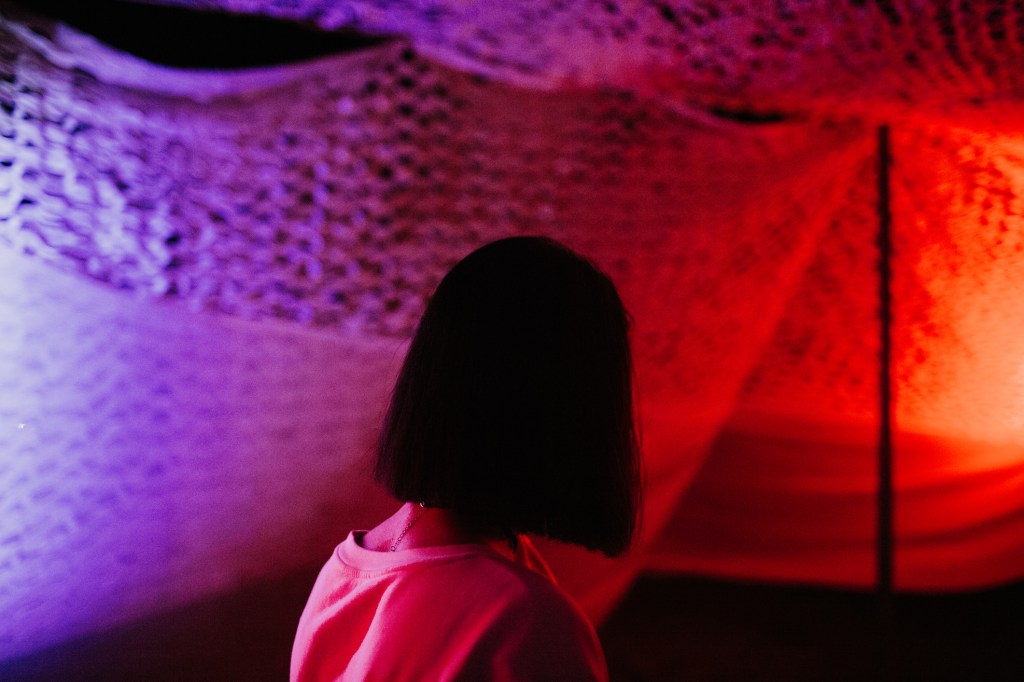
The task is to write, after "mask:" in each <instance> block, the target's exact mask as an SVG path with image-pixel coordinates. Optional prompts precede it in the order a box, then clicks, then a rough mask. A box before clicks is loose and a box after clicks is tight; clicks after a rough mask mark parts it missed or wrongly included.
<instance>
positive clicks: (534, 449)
mask: <svg viewBox="0 0 1024 682" xmlns="http://www.w3.org/2000/svg"><path fill="white" fill-rule="evenodd" d="M627 325H628V323H627V314H626V311H625V309H624V308H623V305H622V302H621V300H620V299H619V295H618V293H617V292H616V290H615V286H614V285H613V284H612V282H611V280H610V279H609V278H608V277H607V276H606V275H604V274H603V273H601V272H600V271H599V270H597V269H596V268H595V267H594V266H593V265H592V264H591V263H589V262H588V261H587V260H585V259H583V258H581V257H580V256H577V255H576V254H574V253H573V252H571V251H569V250H568V249H566V248H565V247H563V246H561V245H559V244H558V243H557V242H554V241H552V240H549V239H545V238H540V237H513V238H509V239H503V240H500V241H497V242H493V243H491V244H488V245H487V246H484V247H482V248H480V249H478V250H476V251H474V252H473V253H471V254H470V255H468V256H467V257H466V258H464V259H463V260H462V261H460V262H459V263H458V264H457V265H456V266H455V267H454V268H452V270H451V271H450V272H449V273H448V274H447V275H446V276H445V277H444V279H443V280H442V281H441V284H440V285H438V287H437V290H436V291H435V292H434V296H433V298H432V299H431V301H430V303H429V305H428V306H427V310H426V312H425V313H424V315H423V318H422V320H421V321H420V326H419V329H418V330H417V332H416V335H415V337H414V338H413V341H412V345H411V346H410V348H409V354H408V356H407V357H406V359H405V364H404V365H403V367H402V371H401V373H400V375H399V378H398V381H397V384H396V386H395V390H394V394H393V396H392V399H391V405H390V408H389V410H388V414H387V417H386V419H385V423H384V428H383V431H382V434H381V438H380V441H379V445H378V456H377V469H376V474H377V478H378V480H379V481H381V482H382V483H383V484H385V485H386V486H388V487H389V488H390V489H391V491H392V493H393V494H394V495H395V496H396V497H397V498H398V499H401V500H410V501H424V502H426V503H427V504H429V505H431V506H437V507H444V508H447V509H451V510H453V511H455V512H457V513H458V514H459V515H460V517H461V518H463V519H465V520H466V521H467V522H468V523H472V524H478V525H479V526H480V527H481V528H488V529H491V530H502V531H512V532H523V533H535V534H539V535H546V536H548V537H551V538H555V539H559V540H564V541H566V542H571V543H574V544H578V545H582V546H584V547H588V548H590V549H597V550H601V551H603V552H605V553H606V554H610V555H615V554H619V553H621V552H622V551H624V550H625V549H626V548H627V547H628V546H629V545H630V543H631V541H632V539H633V535H634V533H635V527H636V519H637V514H638V509H639V504H640V500H639V498H640V482H639V462H638V457H639V454H638V451H637V439H636V435H635V430H634V425H633V402H632V365H631V360H630V353H629V343H628V340H627Z"/></svg>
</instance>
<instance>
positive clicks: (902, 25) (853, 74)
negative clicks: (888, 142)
mask: <svg viewBox="0 0 1024 682" xmlns="http://www.w3.org/2000/svg"><path fill="white" fill-rule="evenodd" d="M158 2H160V3H161V4H172V5H181V6H187V7H192V8H196V9H204V10H213V9H216V10H226V11H229V12H237V13H258V14H264V15H267V16H271V17H275V18H278V19H289V20H302V21H308V22H313V23H315V24H317V25H319V26H321V27H323V28H325V29H328V30H330V29H335V28H339V27H349V28H356V29H359V30H363V31H367V32H371V33H383V34H397V35H403V36H409V37H410V39H411V40H412V41H413V43H414V44H415V45H416V47H417V49H418V50H419V51H421V53H424V54H429V55H430V56H431V57H433V58H435V59H437V60H440V61H443V62H446V63H448V64H451V65H455V66H458V67H460V68H463V69H466V70H469V71H473V72H476V73H481V74H487V75H490V76H493V77H495V78H498V79H500V80H504V81H507V82H515V83H520V84H525V85H530V86H534V87H544V88H559V87H567V86H585V87H591V86H611V87H615V88H623V89H628V90H630V91H633V92H640V93H643V94H647V95H651V96H654V97H657V98H659V99H661V100H662V101H663V102H665V103H667V104H669V105H670V106H673V107H684V108H694V107H696V108H699V109H705V110H706V109H708V108H716V107H724V108H735V109H739V110H742V111H746V112H759V113H762V114H764V113H778V112H783V113H790V112H796V111H802V112H827V113H830V114H840V113H841V114H844V115H856V116H869V117H872V118H878V117H881V116H884V117H887V118H890V119H891V118H897V117H908V116H909V117H911V118H915V117H921V116H924V117H930V118H935V117H939V118H943V119H957V120H961V121H962V120H964V119H965V118H969V119H972V120H973V121H976V122H981V123H982V124H983V125H985V126H992V125H994V124H995V123H996V122H997V121H998V122H999V124H1000V125H1001V126H1004V127H1009V128H1012V127H1013V125H1014V124H1015V122H1016V121H1017V120H1019V112H1018V111H1017V105H1016V103H1017V102H1018V101H1019V99H1020V97H1021V94H1022V88H1024V44H1022V37H1024V5H1022V4H1021V3H1020V2H1014V1H1013V0H977V1H973V0H972V1H970V2H967V1H962V2H938V1H935V0H841V1H839V2H834V1H832V0H781V1H778V2H767V1H761V0H715V1H708V0H687V1H678V0H677V1H676V2H664V1H661V0H570V1H555V0H525V1H522V2H445V1H437V2H421V1H419V0H377V1H376V2H345V1H344V0H340V1H336V0H287V1H285V0H158Z"/></svg>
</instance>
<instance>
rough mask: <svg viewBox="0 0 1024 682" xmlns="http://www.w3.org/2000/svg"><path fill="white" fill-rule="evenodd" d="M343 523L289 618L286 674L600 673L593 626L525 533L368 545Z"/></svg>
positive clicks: (393, 679) (523, 676)
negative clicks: (340, 537)
mask: <svg viewBox="0 0 1024 682" xmlns="http://www.w3.org/2000/svg"><path fill="white" fill-rule="evenodd" d="M363 534H364V532H362V531H354V532H353V533H351V534H350V535H349V536H348V538H346V540H345V541H344V542H342V543H341V544H340V545H338V547H337V549H336V550H335V552H334V554H333V555H332V556H331V558H330V560H328V562H327V563H326V564H325V565H324V567H323V569H322V570H321V571H320V576H319V577H318V578H317V581H316V584H315V585H314V586H313V591H312V593H311V594H310V596H309V601H308V602H307V604H306V608H305V610H304V611H303V613H302V618H301V619H300V620H299V627H298V631H297V633H296V635H295V644H294V646H293V648H292V662H291V681H292V682H314V681H315V682H319V681H320V680H387V681H388V682H399V681H401V680H416V681H417V682H420V681H422V682H430V681H432V680H481V681H483V680H508V681H512V680H529V681H531V682H532V681H538V682H539V681H542V680H565V681H572V680H607V678H608V672H607V667H606V664H605V660H604V654H603V652H602V650H601V644H600V642H599V641H598V639H597V634H596V633H595V632H594V627H593V625H591V624H590V621H588V620H587V618H586V616H585V615H584V614H583V612H582V611H581V610H580V609H579V607H578V606H576V604H575V603H574V602H573V601H572V599H571V598H570V597H569V596H568V595H567V594H566V593H565V592H563V591H562V590H561V589H560V588H559V587H558V586H557V585H556V584H555V582H554V578H553V577H552V575H551V571H550V569H548V567H547V565H546V564H545V563H544V561H543V559H541V557H540V555H539V554H538V553H537V550H536V549H535V548H534V547H533V545H532V543H530V541H529V540H528V539H527V538H526V537H523V536H520V537H519V547H518V549H517V551H516V554H515V557H514V559H511V560H510V559H509V558H507V557H505V556H503V555H502V554H500V553H499V552H498V551H496V550H495V549H493V548H491V547H489V546H486V545H452V546H446V547H422V548H413V549H407V550H401V551H397V552H375V551H371V550H368V549H366V548H364V547H362V546H361V544H360V543H361V539H362V536H363Z"/></svg>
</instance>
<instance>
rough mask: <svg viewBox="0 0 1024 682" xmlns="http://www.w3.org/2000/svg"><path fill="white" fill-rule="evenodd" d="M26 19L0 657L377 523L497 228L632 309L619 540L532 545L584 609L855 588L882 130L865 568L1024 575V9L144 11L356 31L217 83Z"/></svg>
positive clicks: (219, 7) (0, 309) (216, 76)
mask: <svg viewBox="0 0 1024 682" xmlns="http://www.w3.org/2000/svg"><path fill="white" fill-rule="evenodd" d="M29 4H30V3H20V5H18V6H16V5H14V4H12V3H3V4H0V12H2V13H0V16H2V22H0V106H2V110H0V221H2V222H0V418H2V419H3V424H2V428H0V453H3V454H2V455H0V458H2V459H0V491H2V492H0V568H2V569H3V570H2V571H0V575H2V576H3V577H0V610H2V611H3V612H4V613H13V614H15V617H14V618H12V619H8V621H7V622H6V623H4V624H0V657H2V656H5V655H14V654H15V653H19V652H24V651H28V650H31V649H32V648H36V647H38V646H41V645H43V644H46V643H49V642H53V641H57V640H59V639H62V638H64V637H68V636H70V635H72V634H76V633H81V632H87V631H90V630H95V629H97V628H100V627H103V626H105V625H109V624H111V623H113V622H116V621H118V620H123V619H126V618H131V617H134V616H137V615H140V614H143V613H146V612H149V611H151V610H153V609H155V608H158V607H160V606H166V605H168V604H173V603H181V602H183V601H187V600H190V599H195V598H197V597H199V596H202V595H204V594H209V593H213V592H216V591H220V590H225V589H230V588H232V587H235V586H237V585H239V584H244V583H246V582H251V581H253V580H256V579H259V578H263V577H268V576H273V575H278V574H281V573H283V572H285V571H287V570H290V569H292V568H295V567H297V566H301V565H304V564H306V563H309V562H315V561H317V560H319V559H321V558H322V557H323V556H325V553H326V552H329V551H330V548H331V547H333V545H334V544H336V542H337V541H338V540H340V538H341V537H343V535H344V533H346V532H347V530H348V529H349V528H350V527H353V526H360V525H365V524H369V523H372V522H374V520H375V519H376V518H377V516H379V515H380V514H381V513H382V512H383V511H384V510H386V509H388V506H389V502H388V501H387V500H386V499H385V498H384V496H383V494H382V493H381V492H380V491H379V490H378V489H376V488H375V487H374V486H373V484H372V482H371V476H370V455H369V450H370V445H369V444H370V443H372V440H373V436H374V432H375V429H376V426H377V423H378V420H379V418H380V410H381V406H382V404H383V401H384V400H385V398H386V395H387V391H388V390H389V388H390V383H391V381H392V379H393V376H394V371H395V369H396V367H397V363H398V362H399V361H400V360H401V356H402V351H403V349H404V343H405V341H406V340H407V339H408V337H409V335H410V334H411V332H412V330H413V328H414V325H415V323H416V320H417V319H418V316H419V314H420V312H421V311H422V309H423V304H424V301H425V300H426V298H427V297H428V296H429V294H430V292H431V291H432V288H433V286H434V285H435V284H436V282H437V281H438V280H439V278H440V277H441V276H442V275H443V274H444V272H445V271H446V270H447V269H448V268H449V267H450V266H451V265H452V264H453V263H454V262H456V261H457V260H458V259H459V258H461V257H462V256H463V255H465V254H466V253H468V252H469V251H471V250H472V249H474V248H476V247H477V246H479V245H481V244H483V243H486V242H488V241H491V240H493V239H497V238H500V237H502V236H507V235H511V234H545V235H549V236H552V237H555V238H557V239H559V240H561V241H563V242H565V243H567V244H568V245H569V246H571V247H572V248H574V249H576V250H578V251H580V252H582V253H584V254H586V255H587V256H588V257H590V258H592V259H594V260H595V261H596V262H597V263H598V264H600V265H601V267H602V268H604V269H605V270H606V271H608V272H609V273H610V274H611V275H612V277H613V279H614V280H615V281H616V283H617V285H618V286H619V288H620V290H621V292H622V294H623V298H624V300H625V302H626V304H627V307H628V308H629V309H630V311H631V313H632V315H633V317H634V319H635V321H636V326H635V330H634V337H633V342H634V352H635V355H636V358H637V373H638V386H639V391H640V402H641V407H642V414H641V418H642V422H643V429H644V447H645V455H646V468H647V478H648V492H647V497H648V500H647V501H648V504H647V509H646V516H645V538H646V539H645V541H644V543H643V544H642V545H641V547H640V548H638V550H637V551H636V552H634V554H633V555H632V556H630V557H629V558H628V559H626V560H618V561H609V560H607V559H602V558H600V557H595V556H591V555H588V554H585V553H582V552H578V551H575V550H572V549H570V548H566V547H562V546H556V545H553V544H552V545H549V546H547V547H545V548H544V549H545V550H546V554H547V555H549V556H550V557H551V559H552V563H553V564H554V567H555V570H556V573H557V574H558V575H559V577H560V579H561V581H562V583H563V585H564V586H565V587H567V588H568V589H569V590H570V591H572V592H573V593H574V594H576V596H577V597H578V598H579V599H580V600H581V602H582V603H583V605H584V607H585V608H587V609H588V610H589V611H590V612H591V613H592V614H593V615H594V616H595V617H596V618H598V619H600V618H601V617H603V615H605V614H607V612H608V610H609V609H610V608H611V607H612V606H613V605H614V603H615V602H616V600H617V599H618V598H619V596H621V594H622V593H623V591H624V589H625V588H626V587H627V586H628V584H629V582H630V580H631V579H632V578H633V577H634V576H635V575H636V573H637V572H638V571H641V570H644V569H654V570H667V571H686V572H692V571H697V572H702V573H707V574H712V575H719V576H732V577H742V578H756V579H770V580H800V581H810V582H819V583H826V584H833V585H842V586H857V587H868V586H870V585H871V584H872V581H873V580H874V551H875V549H874V548H875V537H874V533H875V517H874V513H875V512H874V504H875V502H874V498H875V490H876V476H877V474H876V464H875V462H876V459H875V457H876V455H875V448H876V439H877V430H878V424H877V422H878V413H879V408H878V394H879V386H878V377H879V362H880V360H879V358H880V352H879V350H880V349H879V338H880V332H879V295H878V267H877V266H878V262H879V248H878V226H879V209H878V201H879V196H878V166H879V162H878V154H879V148H878V135H877V131H878V127H879V126H880V125H883V124H884V125H887V126H888V129H889V130H890V139H891V142H890V144H891V154H892V163H891V169H890V179H889V183H888V186H889V193H890V197H891V211H892V216H893V219H892V230H893V236H892V240H893V243H892V267H893V280H892V301H893V309H892V312H893V321H892V326H891V333H892V339H893V356H892V357H893V365H892V371H893V377H894V400H895V402H894V411H895V418H896V435H895V467H896V468H895V488H896V507H895V513H896V517H895V518H896V553H895V570H896V573H895V579H896V585H897V588H899V589H903V590H936V589H942V590H962V589H971V588H977V587H983V586H988V585H994V584H999V583H1002V582H1006V581H1012V580H1019V579H1021V578H1022V577H1024V417H1022V415H1024V296H1021V292H1020V289H1019V285H1018V282H1021V281H1024V218H1022V213H1024V210H1022V209H1024V136H1022V135H1021V134H1020V133H1019V132H1018V130H1019V129H1021V119H1022V114H1021V112H1022V108H1021V104H1020V102H1019V99H1020V97H1021V96H1022V94H1024V75H1022V74H1024V59H1022V54H1024V7H1022V6H1021V5H1020V4H1019V3H1010V2H996V1H994V0H992V1H988V2H959V3H951V2H926V1H924V0H917V1H907V2H896V1H892V2H883V1H882V0H876V1H862V2H852V1H850V2H827V3H826V2H824V1H819V2H814V1H804V2H781V1H779V2H753V1H749V0H748V1H746V2H743V1H739V0H737V1H735V2H696V1H693V2H674V3H670V2H640V1H637V2H582V1H580V2H555V1H547V2H542V1H539V0H537V1H524V2H517V3H493V2H443V1H440V0H438V1H431V2H423V1H415V2H414V1H412V0H410V1H408V2H399V1H395V2H332V1H329V0H319V1H308V2H304V1H302V0H289V1H287V2H286V1H284V0H280V1H278V2H273V1H270V0H220V1H207V2H186V1H184V0H181V1H175V2H163V3H160V4H161V7H150V8H149V9H150V10H151V11H152V12H163V11H171V10H169V9H168V8H166V7H163V5H179V6H182V7H187V8H188V9H190V10H202V11H204V12H205V13H206V14H207V15H208V16H210V17H211V20H212V18H213V17H214V16H217V17H222V16H223V13H227V14H228V15H229V16H247V15H259V16H263V17H266V18H269V19H271V20H272V21H273V22H277V23H280V24H282V25H294V24H296V23H298V24H301V25H303V26H306V27H307V28H312V29H313V30H315V31H318V32H319V33H320V34H334V33H341V32H351V31H358V32H359V33H360V34H361V35H363V36H377V37H378V38H379V39H373V40H370V39H367V40H365V41H364V42H363V43H362V44H361V45H360V46H359V49H352V50H347V51H345V52H344V53H339V54H328V55H323V56H319V57H317V58H311V59H304V60H301V61H289V62H288V63H280V64H261V65H259V66H252V67H249V68H238V66H237V65H236V66H234V67H232V68H231V69H224V68H208V67H207V68H200V67H198V66H195V65H193V66H190V67H188V68H185V67H182V66H172V65H168V64H160V63H155V62H154V61H152V59H150V60H149V61H147V59H143V58H141V57H140V56H138V55H133V54H131V53H129V52H127V51H125V50H124V49H121V48H119V47H118V46H117V45H115V44H114V43H113V42H111V43H110V44H104V43H103V42H100V41H99V40H98V39H97V38H95V37H91V36H90V35H89V33H88V32H86V31H85V29H84V28H82V27H79V28H74V27H72V26H69V25H67V24H63V23H61V22H59V21H56V20H53V19H44V18H41V17H40V15H38V14H35V13H33V12H30V11H28V12H27V11H25V8H26V7H28V6H29ZM52 4H53V3H50V5H52ZM133 6H134V5H133ZM200 16H202V15H200ZM124 30H125V31H126V32H127V33H131V31H132V27H131V25H128V26H127V27H126V28H125V29H124ZM349 34H350V33H349ZM107 39H108V40H109V38H107ZM182 40H183V41H187V36H183V37H182ZM83 566H86V567H87V568H86V569H83ZM41 595H42V596H41ZM69 601H74V603H75V604H76V606H75V608H74V609H70V610H69V609H68V608H67V604H68V603H69Z"/></svg>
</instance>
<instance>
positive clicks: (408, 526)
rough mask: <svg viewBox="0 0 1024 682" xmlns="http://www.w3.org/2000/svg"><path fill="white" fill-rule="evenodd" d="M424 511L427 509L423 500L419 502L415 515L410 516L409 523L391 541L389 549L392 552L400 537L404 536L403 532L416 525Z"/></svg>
mask: <svg viewBox="0 0 1024 682" xmlns="http://www.w3.org/2000/svg"><path fill="white" fill-rule="evenodd" d="M426 511H427V505H426V503H425V502H420V510H419V511H418V512H417V513H416V515H415V516H413V517H412V520H411V521H409V523H407V524H405V528H403V529H402V532H401V533H399V534H398V537H397V538H395V541H394V542H392V543H391V548H390V551H392V552H394V551H396V550H397V549H398V544H399V543H400V542H401V541H402V538H404V537H405V534H406V533H408V532H409V529H410V528H412V527H413V526H415V525H416V522H417V521H419V520H420V519H421V518H423V514H425V513H426Z"/></svg>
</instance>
